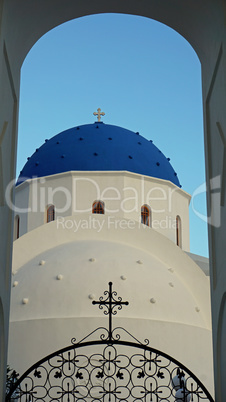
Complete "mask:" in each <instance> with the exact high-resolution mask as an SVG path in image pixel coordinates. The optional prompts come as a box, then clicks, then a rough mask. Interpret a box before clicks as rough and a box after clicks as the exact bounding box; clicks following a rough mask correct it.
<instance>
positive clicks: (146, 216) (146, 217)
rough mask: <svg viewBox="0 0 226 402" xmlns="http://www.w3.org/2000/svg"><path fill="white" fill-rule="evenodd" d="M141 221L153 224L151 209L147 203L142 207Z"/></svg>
mask: <svg viewBox="0 0 226 402" xmlns="http://www.w3.org/2000/svg"><path fill="white" fill-rule="evenodd" d="M141 223H143V224H144V225H147V226H151V210H150V208H149V207H148V206H146V205H143V206H142V207H141Z"/></svg>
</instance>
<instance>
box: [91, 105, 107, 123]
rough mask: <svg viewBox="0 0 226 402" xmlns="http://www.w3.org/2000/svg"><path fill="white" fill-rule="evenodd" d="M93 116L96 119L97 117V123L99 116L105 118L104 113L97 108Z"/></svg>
mask: <svg viewBox="0 0 226 402" xmlns="http://www.w3.org/2000/svg"><path fill="white" fill-rule="evenodd" d="M93 114H94V116H98V117H97V120H98V121H100V119H101V116H105V113H104V112H101V109H100V108H99V107H98V109H97V112H94V113H93Z"/></svg>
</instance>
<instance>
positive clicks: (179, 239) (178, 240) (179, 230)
mask: <svg viewBox="0 0 226 402" xmlns="http://www.w3.org/2000/svg"><path fill="white" fill-rule="evenodd" d="M176 245H177V246H178V247H180V248H182V222H181V217H180V216H179V215H177V216H176Z"/></svg>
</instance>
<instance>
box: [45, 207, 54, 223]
mask: <svg viewBox="0 0 226 402" xmlns="http://www.w3.org/2000/svg"><path fill="white" fill-rule="evenodd" d="M54 220H55V207H54V205H49V207H48V208H47V211H46V222H47V223H49V222H52V221H54Z"/></svg>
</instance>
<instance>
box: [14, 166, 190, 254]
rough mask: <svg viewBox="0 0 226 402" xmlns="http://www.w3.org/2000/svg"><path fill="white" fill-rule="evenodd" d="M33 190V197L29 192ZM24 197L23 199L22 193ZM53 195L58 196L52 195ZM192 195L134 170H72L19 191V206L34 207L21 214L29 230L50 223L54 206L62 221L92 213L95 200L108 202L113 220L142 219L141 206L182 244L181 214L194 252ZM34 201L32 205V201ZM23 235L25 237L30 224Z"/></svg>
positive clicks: (160, 229)
mask: <svg viewBox="0 0 226 402" xmlns="http://www.w3.org/2000/svg"><path fill="white" fill-rule="evenodd" d="M28 186H29V194H28ZM17 194H18V195H17ZM51 194H53V197H51ZM190 198H191V197H190V195H189V194H187V193H186V192H185V191H183V190H181V189H180V188H178V187H177V186H175V185H174V184H172V183H171V182H169V181H165V180H161V179H156V178H151V177H148V176H142V175H138V174H135V173H130V172H68V173H62V174H57V175H53V176H48V177H45V178H41V179H33V180H29V181H28V182H27V183H22V184H21V185H20V186H17V188H16V197H15V204H16V206H17V205H19V206H20V205H23V201H24V205H25V206H26V205H28V212H27V213H24V214H21V215H22V216H21V221H22V222H27V231H30V230H33V229H35V228H36V227H38V226H40V225H42V224H43V223H45V221H46V216H45V215H46V206H47V205H49V204H52V203H53V204H54V205H55V207H56V219H57V218H58V217H65V216H68V215H70V214H71V213H73V214H74V215H76V216H78V217H79V216H80V214H81V213H84V212H89V213H90V214H91V213H92V204H93V202H94V201H95V200H102V201H104V203H105V214H106V215H107V216H109V217H110V216H112V217H114V216H116V217H117V216H118V217H125V218H126V219H131V220H134V221H136V222H140V221H141V206H142V205H148V206H149V207H150V208H151V221H152V227H153V228H154V229H155V230H157V232H159V233H162V234H163V235H164V236H166V237H168V238H169V239H170V240H172V241H173V242H174V243H176V216H177V215H179V216H180V217H181V221H182V248H183V249H184V250H186V251H189V244H190V243H189V209H188V206H189V202H190ZM28 199H29V201H28ZM22 228H23V229H22V230H23V231H22V230H21V234H24V233H25V232H24V224H23V226H22Z"/></svg>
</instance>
